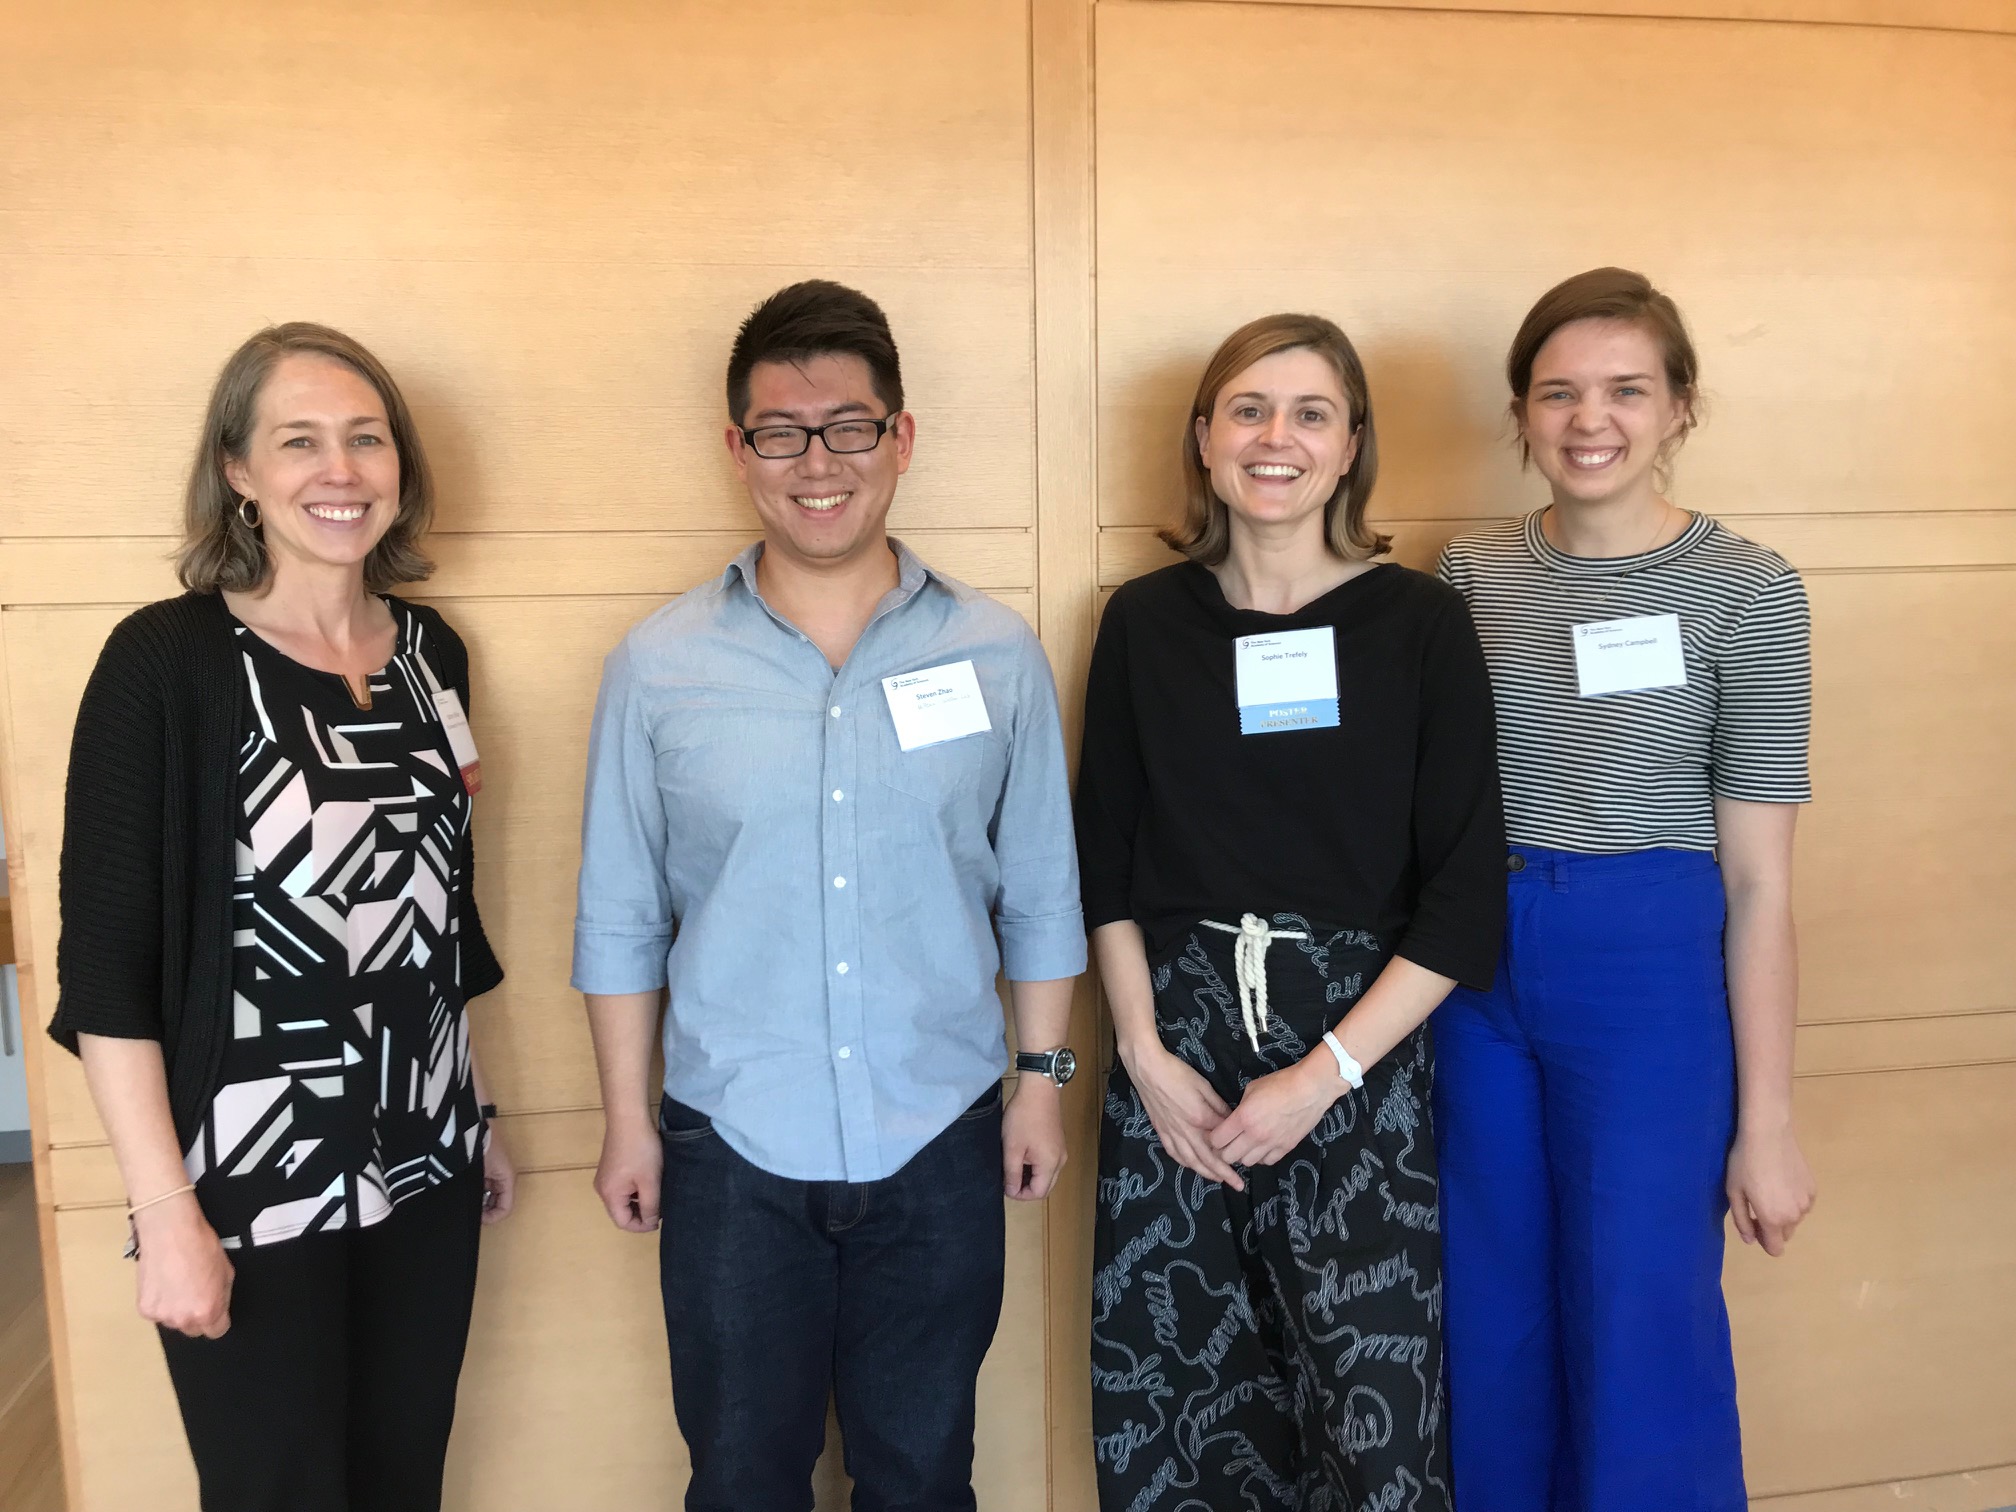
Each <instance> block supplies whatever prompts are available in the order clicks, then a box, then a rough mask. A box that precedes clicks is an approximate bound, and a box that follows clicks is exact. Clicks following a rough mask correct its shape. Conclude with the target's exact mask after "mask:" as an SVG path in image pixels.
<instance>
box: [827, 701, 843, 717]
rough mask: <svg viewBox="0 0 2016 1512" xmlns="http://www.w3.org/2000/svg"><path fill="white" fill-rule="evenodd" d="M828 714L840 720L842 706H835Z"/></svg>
mask: <svg viewBox="0 0 2016 1512" xmlns="http://www.w3.org/2000/svg"><path fill="white" fill-rule="evenodd" d="M826 712H827V713H828V714H831V715H832V716H833V717H834V718H835V719H838V718H839V717H840V705H838V704H835V705H833V707H832V708H830V709H828V710H827V711H826Z"/></svg>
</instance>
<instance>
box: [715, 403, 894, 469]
mask: <svg viewBox="0 0 2016 1512" xmlns="http://www.w3.org/2000/svg"><path fill="white" fill-rule="evenodd" d="M902 413H903V411H901V410H898V411H896V413H895V414H894V415H889V416H886V417H885V418H883V419H880V420H829V421H827V422H826V424H824V425H758V426H755V427H754V428H751V427H750V426H746V425H738V426H736V427H735V429H737V430H738V431H740V432H741V433H742V439H743V440H744V441H746V442H748V443H749V447H750V449H751V450H752V451H754V452H755V453H756V455H757V456H759V457H763V458H766V459H768V460H769V461H772V462H778V461H782V460H783V459H784V458H786V457H802V456H804V455H805V453H806V452H807V451H809V450H810V449H811V446H812V438H813V437H814V436H817V437H818V438H819V439H820V440H821V441H823V442H824V443H825V445H826V450H828V451H829V452H832V453H833V454H834V455H836V456H844V455H845V454H846V453H848V452H869V451H873V450H875V448H876V447H878V446H880V445H881V444H882V437H883V436H884V435H886V434H887V433H888V430H889V427H890V426H892V425H894V424H895V423H896V421H897V418H898V417H899V416H900V415H902Z"/></svg>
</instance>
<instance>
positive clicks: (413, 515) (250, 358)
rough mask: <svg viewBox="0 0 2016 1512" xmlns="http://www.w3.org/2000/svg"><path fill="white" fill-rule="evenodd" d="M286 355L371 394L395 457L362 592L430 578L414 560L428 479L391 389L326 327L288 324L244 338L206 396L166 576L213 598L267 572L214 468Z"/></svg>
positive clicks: (418, 556) (241, 434)
mask: <svg viewBox="0 0 2016 1512" xmlns="http://www.w3.org/2000/svg"><path fill="white" fill-rule="evenodd" d="M293 356H313V357H327V358H329V359H331V360H332V361H335V362H340V363H342V364H343V365H344V366H345V367H347V368H349V369H351V370H352V371H353V372H355V373H356V374H357V376H358V377H360V378H362V379H363V380H364V381H365V382H366V383H368V384H370V385H371V387H372V388H374V389H376V390H377V391H378V398H379V400H380V401H381V402H382V403H383V404H384V406H385V420H386V424H387V425H388V426H389V428H390V429H391V432H392V449H393V451H394V452H395V453H396V454H397V455H398V458H399V512H398V514H397V515H395V516H394V517H393V520H392V528H391V529H390V530H388V531H386V532H385V535H384V537H383V539H381V540H380V541H379V542H378V544H377V545H376V546H374V547H372V548H371V554H370V555H369V556H367V557H366V558H365V559H364V586H365V587H367V588H369V589H370V590H371V591H372V592H373V593H381V592H383V591H384V590H385V589H387V588H395V587H397V586H398V585H399V584H401V583H417V582H420V581H421V580H422V579H424V578H426V577H429V576H431V575H432V574H433V571H434V564H433V562H431V561H429V560H428V558H427V555H426V553H425V552H423V551H421V549H420V539H421V537H422V536H424V535H425V534H426V533H427V527H428V525H429V524H431V523H432V522H433V519H434V477H433V474H432V473H431V472H430V471H429V470H428V467H427V454H426V452H425V451H423V450H422V449H421V446H420V433H419V431H418V430H417V429H415V427H414V424H413V416H412V413H411V412H410V411H409V410H408V409H407V408H406V400H405V398H404V397H403V396H402V395H401V394H400V392H399V385H398V384H396V383H394V382H393V381H392V375H391V374H390V373H388V372H387V371H386V370H385V365H384V364H383V363H382V362H380V361H379V360H378V359H377V358H376V357H374V356H372V355H371V353H370V352H369V351H367V350H366V349H365V347H364V345H363V343H361V342H359V341H356V340H353V339H352V338H351V337H348V336H345V335H344V334H343V333H342V332H341V331H335V330H331V329H330V328H329V327H328V326H324V325H314V324H311V323H310V322H308V321H305V320H295V321H289V322H288V323H287V324H285V325H276V326H268V327H267V328H266V329H265V330H263V331H260V332H259V333H257V334H256V335H254V336H251V337H249V338H247V340H246V342H245V344H244V345H243V346H241V347H239V348H238V350H237V351H235V352H233V353H232V354H231V358H230V360H229V361H228V362H226V363H225V364H224V370H223V371H222V372H220V373H219V374H218V375H217V382H216V384H215V386H214V387H212V389H211V390H210V407H209V409H208V410H207V411H205V413H204V415H203V431H202V434H201V435H200V436H199V437H198V438H197V442H196V457H195V460H194V462H193V463H192V464H191V466H190V468H189V486H188V489H187V491H186V492H185V493H184V495H183V504H182V545H181V547H180V548H179V549H178V550H177V552H176V553H175V573H176V576H178V577H179V578H181V579H182V586H183V587H185V588H188V589H192V590H194V591H195V592H197V593H215V592H217V591H218V590H219V589H230V590H231V591H232V592H234V593H247V592H250V591H252V590H254V589H256V588H258V587H260V586H261V585H262V584H264V583H265V581H266V578H267V576H268V574H269V573H271V572H272V570H273V564H272V561H271V559H270V558H269V557H268V556H267V554H266V542H265V540H264V539H263V538H262V536H261V535H260V532H259V527H258V526H256V525H247V524H246V523H245V522H244V520H243V519H242V518H241V517H240V516H239V513H238V505H239V498H238V490H237V489H235V488H233V487H232V486H231V483H230V480H229V479H228V478H226V477H225V476H224V464H225V462H226V461H243V460H244V458H245V449H246V446H247V444H248V443H249V442H250V440H251V437H252V426H253V422H254V421H255V420H256V419H257V418H258V413H259V395H260V393H261V392H262V391H263V390H264V389H265V387H266V381H267V379H269V378H271V377H272V376H273V370H274V369H275V368H276V367H278V366H279V365H280V360H281V359H282V358H283V357H293Z"/></svg>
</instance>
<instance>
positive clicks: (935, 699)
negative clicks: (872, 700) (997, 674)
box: [882, 661, 994, 751]
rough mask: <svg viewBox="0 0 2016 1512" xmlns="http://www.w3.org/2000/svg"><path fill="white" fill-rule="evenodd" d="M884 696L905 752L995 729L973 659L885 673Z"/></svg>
mask: <svg viewBox="0 0 2016 1512" xmlns="http://www.w3.org/2000/svg"><path fill="white" fill-rule="evenodd" d="M882 696H883V697H884V698H886V699H888V700H889V717H890V718H891V719H893V720H895V721H896V743H897V744H898V745H900V746H901V747H902V748H903V749H904V750H906V751H914V750H916V749H918V747H920V746H928V745H938V744H940V743H942V742H944V741H947V740H957V739H959V738H960V737H961V736H964V735H978V734H979V733H980V732H981V731H982V730H991V729H993V728H994V726H993V724H992V723H991V722H990V721H989V720H988V718H987V700H986V699H984V698H982V697H981V696H980V679H979V678H978V677H977V676H975V675H974V672H973V663H971V662H970V661H956V662H947V663H946V664H945V665H944V666H942V667H926V668H925V669H924V670H923V671H921V672H903V673H900V674H898V675H897V676H895V677H885V678H883V679H882Z"/></svg>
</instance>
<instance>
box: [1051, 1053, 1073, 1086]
mask: <svg viewBox="0 0 2016 1512" xmlns="http://www.w3.org/2000/svg"><path fill="white" fill-rule="evenodd" d="M1052 1064H1053V1065H1054V1066H1055V1068H1056V1069H1055V1071H1054V1072H1053V1073H1052V1074H1053V1075H1055V1076H1056V1078H1057V1085H1058V1086H1060V1087H1061V1086H1063V1085H1064V1083H1066V1082H1068V1081H1069V1080H1071V1078H1072V1077H1074V1076H1076V1075H1077V1074H1078V1057H1077V1056H1076V1055H1074V1054H1072V1053H1071V1052H1070V1051H1069V1050H1059V1051H1058V1052H1057V1058H1056V1060H1055V1061H1053V1062H1052Z"/></svg>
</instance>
